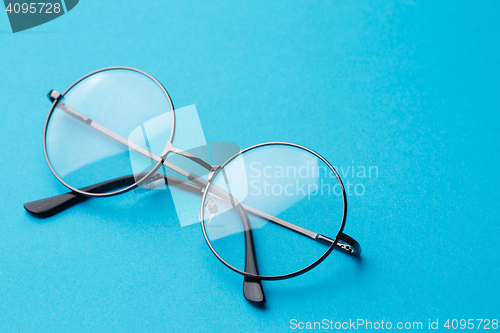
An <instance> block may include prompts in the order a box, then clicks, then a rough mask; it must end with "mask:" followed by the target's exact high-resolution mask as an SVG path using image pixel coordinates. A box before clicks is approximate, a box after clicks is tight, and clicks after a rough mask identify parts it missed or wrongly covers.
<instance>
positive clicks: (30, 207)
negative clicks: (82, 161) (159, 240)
mask: <svg viewBox="0 0 500 333" xmlns="http://www.w3.org/2000/svg"><path fill="white" fill-rule="evenodd" d="M164 177H166V178H167V182H168V184H169V185H175V186H177V187H180V188H182V189H183V190H186V191H189V192H191V193H195V194H198V195H201V194H202V189H203V188H204V187H202V186H201V184H193V183H189V182H186V181H183V180H181V179H178V178H175V177H171V176H164ZM135 179H136V176H134V175H130V176H125V177H120V178H116V179H112V180H108V181H105V182H102V183H99V184H95V185H91V186H88V187H85V188H82V189H81V190H82V191H85V192H95V193H103V192H109V191H112V190H116V189H119V188H121V187H127V186H130V185H132V184H134V183H135ZM193 180H194V181H197V182H200V183H201V182H202V181H205V180H204V179H201V178H198V180H196V179H193ZM212 186H215V185H212ZM89 198H90V197H88V196H85V195H83V194H80V193H77V192H73V191H71V192H67V193H64V194H60V195H57V196H53V197H50V198H46V199H41V200H37V201H32V202H28V203H26V204H24V208H25V209H26V210H27V211H28V212H29V213H30V214H31V215H33V216H36V217H39V218H46V217H50V216H53V215H55V214H57V213H59V212H61V211H63V210H65V209H68V208H70V207H72V206H74V205H76V204H78V203H80V202H83V201H85V200H87V199H89ZM221 199H222V200H224V199H223V198H221ZM241 206H242V207H243V209H245V211H247V212H248V213H250V214H252V215H255V216H259V217H261V218H264V219H267V220H268V221H270V222H273V223H275V224H278V225H280V226H283V227H285V228H287V229H290V230H292V231H295V232H297V233H300V234H302V235H304V236H306V237H309V238H311V239H315V240H316V241H319V242H322V243H325V244H326V245H331V244H332V243H333V242H334V240H333V239H331V238H329V237H326V236H323V235H320V234H317V233H315V232H312V231H310V230H307V229H304V228H302V227H299V226H297V225H295V224H292V223H290V222H287V221H284V220H282V219H279V218H277V217H275V216H272V215H269V214H266V213H264V212H262V211H259V210H257V209H255V208H252V207H249V206H247V205H243V204H241ZM338 237H339V242H337V244H336V246H335V249H337V250H340V251H343V252H346V253H348V254H351V255H353V256H356V257H359V255H360V254H361V247H360V245H359V243H358V242H357V241H356V240H354V239H353V238H351V237H349V236H348V235H346V234H344V233H339V235H338ZM340 241H341V242H342V243H341V242H340Z"/></svg>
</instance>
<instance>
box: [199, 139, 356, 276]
mask: <svg viewBox="0 0 500 333" xmlns="http://www.w3.org/2000/svg"><path fill="white" fill-rule="evenodd" d="M271 145H281V146H291V147H295V148H299V149H302V150H305V151H307V152H309V153H311V154H313V155H315V156H316V157H318V158H319V159H321V160H322V161H323V162H324V163H325V164H326V165H327V166H328V167H329V168H330V170H332V172H333V173H334V174H335V177H336V178H337V181H338V182H339V184H340V188H341V189H342V197H343V203H344V211H343V215H342V223H341V225H340V228H339V231H338V232H337V235H336V236H335V240H334V242H333V243H332V244H331V245H330V247H329V248H328V249H327V250H326V252H325V253H324V254H323V255H322V256H321V257H319V258H318V259H317V260H316V261H314V262H313V263H311V264H310V265H308V266H306V267H304V268H302V269H300V270H298V271H296V272H292V273H288V274H283V275H269V276H265V275H256V274H251V273H247V272H245V271H242V270H240V269H238V268H236V267H234V266H232V265H231V264H229V263H228V262H226V261H225V260H224V259H223V258H222V257H221V256H220V255H219V254H218V253H217V251H215V249H214V247H213V246H212V244H211V242H210V240H209V239H208V235H207V232H206V230H205V221H204V220H205V219H204V216H203V215H204V214H203V207H204V204H205V200H206V197H207V194H208V192H209V190H210V186H212V182H213V180H214V179H215V178H216V177H215V176H216V175H214V176H213V177H212V178H211V179H210V180H209V181H208V185H207V187H206V188H205V190H204V192H203V197H202V199H201V208H200V222H201V230H202V232H203V237H204V238H205V241H206V242H207V245H208V247H209V248H210V250H211V251H212V253H213V254H214V255H215V256H216V257H217V259H219V261H220V262H222V263H223V264H224V265H225V266H227V267H228V268H229V269H231V270H232V271H234V272H236V273H238V274H241V275H243V276H246V277H250V278H255V279H259V280H284V279H290V278H293V277H296V276H299V275H301V274H304V273H306V272H308V271H310V270H311V269H313V268H314V267H316V266H318V265H319V264H320V263H321V262H322V261H323V260H325V259H326V257H328V256H329V255H330V253H331V252H332V251H333V249H334V248H335V246H336V245H337V243H338V241H339V234H340V233H342V232H343V231H344V227H345V224H346V219H347V195H346V192H345V188H344V183H342V179H341V178H340V176H339V174H338V173H337V170H335V168H334V167H333V166H332V165H331V164H330V163H329V162H328V161H327V160H326V159H325V158H324V157H323V156H321V155H320V154H319V153H317V152H315V151H314V150H312V149H310V148H307V147H304V146H301V145H299V144H296V143H291V142H283V141H273V142H264V143H260V144H257V145H254V146H251V147H248V148H245V149H243V150H242V151H240V152H238V153H236V154H234V155H233V156H231V157H230V158H229V159H228V160H227V161H226V162H224V163H223V164H222V165H221V166H220V168H219V171H220V170H222V169H223V168H224V167H225V166H226V165H227V164H229V163H230V162H231V161H232V160H234V159H235V158H236V157H237V156H239V155H242V154H243V153H245V152H247V151H250V150H252V149H255V148H260V147H265V146H271Z"/></svg>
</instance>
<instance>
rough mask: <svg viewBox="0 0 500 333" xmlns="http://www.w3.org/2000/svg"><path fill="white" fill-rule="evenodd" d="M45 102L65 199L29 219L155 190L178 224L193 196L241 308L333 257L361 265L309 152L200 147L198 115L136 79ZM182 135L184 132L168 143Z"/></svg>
mask: <svg viewBox="0 0 500 333" xmlns="http://www.w3.org/2000/svg"><path fill="white" fill-rule="evenodd" d="M48 97H49V99H50V100H51V101H52V107H51V108H50V111H49V114H48V116H47V120H46V122H45V128H44V136H43V147H44V153H45V158H46V160H47V163H48V165H49V167H50V169H51V171H52V173H53V174H54V176H55V177H56V178H57V179H58V180H59V181H60V182H61V183H62V184H64V185H65V186H66V187H67V188H69V189H70V190H71V191H70V192H68V193H64V194H61V195H58V196H54V197H50V198H47V199H43V200H38V201H34V202H30V203H27V204H25V205H24V207H25V208H26V210H27V211H28V212H29V213H31V214H32V215H34V216H36V217H42V218H43V217H49V216H52V215H54V214H57V213H58V212H60V211H62V210H64V209H67V208H69V207H71V206H73V205H75V204H77V203H79V202H82V201H84V200H86V199H88V198H91V197H108V196H114V195H118V194H122V193H125V192H128V191H131V190H138V189H140V188H145V189H149V190H151V189H160V188H163V189H165V190H167V191H170V195H171V196H172V198H173V202H174V206H175V208H176V211H177V214H178V215H179V216H181V215H183V214H184V213H185V210H184V209H183V206H182V204H183V203H184V202H185V201H186V200H192V199H191V197H189V195H191V196H192V195H197V196H198V197H201V208H200V211H199V222H201V227H202V231H203V235H204V237H205V240H206V242H207V244H208V246H209V248H210V249H211V251H212V252H213V253H214V254H215V256H216V257H217V258H218V259H219V260H220V261H221V262H222V263H223V264H224V265H226V266H227V267H229V268H230V269H232V270H233V271H235V272H237V273H239V274H241V275H243V276H244V285H243V292H244V296H245V298H246V299H247V300H249V301H250V302H253V303H255V304H263V303H265V301H266V298H265V296H264V291H263V288H262V283H261V281H262V280H280V279H287V278H291V277H295V276H298V275H300V274H303V273H305V272H307V271H309V270H310V269H312V268H314V267H315V266H317V265H318V264H319V263H321V262H322V261H323V260H324V259H325V258H326V257H327V256H328V255H329V254H330V253H331V252H332V250H333V249H336V250H340V251H342V252H345V253H348V254H350V255H353V256H356V257H358V256H359V255H360V254H361V247H360V245H359V244H358V242H357V241H355V240H354V239H353V238H351V237H349V236H348V235H346V234H345V233H344V232H343V230H344V226H345V224H346V217H347V196H346V191H345V189H344V185H343V184H342V181H341V179H340V177H339V175H338V173H337V172H336V170H335V168H334V167H332V165H331V164H330V163H328V161H327V160H326V159H324V158H323V157H322V156H321V155H319V154H318V153H316V152H315V151H313V150H311V149H308V148H305V147H303V146H300V145H297V144H293V143H286V142H268V143H262V144H258V145H255V146H252V147H249V148H246V149H244V150H242V151H239V149H237V150H234V145H232V146H231V145H222V146H223V148H220V147H221V145H213V144H209V145H207V144H206V142H205V139H204V136H203V132H202V130H201V125H200V123H199V121H198V120H197V113H196V109H195V107H194V106H189V107H185V108H181V109H175V110H174V106H173V103H172V101H171V99H170V96H169V94H168V93H167V91H166V90H165V88H164V87H163V86H162V85H161V83H160V82H158V81H157V80H156V79H155V78H153V77H152V76H151V75H149V74H147V73H145V72H142V71H140V70H137V69H134V68H128V67H109V68H104V69H100V70H97V71H95V72H92V73H90V74H88V75H86V76H84V77H82V78H80V79H79V80H77V81H76V82H75V83H73V84H72V85H71V86H70V87H69V88H68V89H67V90H66V91H65V92H64V93H59V92H57V91H55V90H52V91H50V92H49V94H48ZM180 120H182V121H181V122H179V121H180ZM179 123H182V124H183V126H182V127H183V128H182V130H183V132H181V131H179V128H177V130H178V131H177V132H176V127H179ZM200 133H201V134H200ZM174 143H175V146H174ZM228 146H230V147H231V148H232V149H229V151H230V152H231V154H229V155H228V152H227V149H225V148H227V147H228ZM224 147H225V148H224ZM171 208H172V207H169V209H171ZM159 209H161V208H159ZM179 219H180V222H181V225H186V224H190V223H193V222H195V221H191V220H189V218H188V219H187V220H185V219H184V220H183V219H181V218H179ZM257 263H258V264H257Z"/></svg>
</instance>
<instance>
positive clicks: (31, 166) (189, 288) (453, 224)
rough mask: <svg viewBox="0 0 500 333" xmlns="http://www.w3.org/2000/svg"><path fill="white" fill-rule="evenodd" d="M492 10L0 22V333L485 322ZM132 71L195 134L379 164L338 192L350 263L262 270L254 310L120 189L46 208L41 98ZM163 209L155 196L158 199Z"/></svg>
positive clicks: (150, 9)
mask: <svg viewBox="0 0 500 333" xmlns="http://www.w3.org/2000/svg"><path fill="white" fill-rule="evenodd" d="M499 9H500V8H499V6H498V2H494V1H489V2H486V1H484V2H483V1H481V2H473V3H471V2H466V1H437V2H436V1H433V2H423V1H422V2H420V1H415V2H414V1H398V2H392V1H379V2H364V1H363V2H361V1H336V2H332V1H317V2H316V1H313V2H308V1H281V2H267V1H255V0H253V1H240V2H238V3H236V2H233V1H217V2H210V1H178V2H172V1H147V2H146V1H127V2H120V3H118V2H111V1H97V0H83V1H81V2H80V3H79V4H78V5H77V6H76V7H75V8H74V9H73V10H72V11H71V12H69V13H68V14H65V15H63V16H62V17H60V18H58V19H56V20H54V21H52V22H49V23H47V24H44V25H42V26H39V27H36V28H34V29H31V30H28V31H26V32H22V33H17V34H12V32H11V30H10V26H9V23H8V19H7V14H6V13H4V14H0V45H1V52H0V60H1V61H0V75H1V78H0V91H1V95H2V96H1V99H0V110H1V117H2V118H1V124H2V128H1V132H0V139H1V142H2V144H1V146H0V156H1V161H0V165H1V171H2V186H1V187H0V195H1V202H0V211H1V215H2V219H1V222H0V318H1V319H0V331H2V332H35V331H36V332H40V331H63V332H67V331H100V332H103V331H120V332H124V331H130V332H137V331H156V332H158V331H214V332H220V331H228V330H231V331H245V330H247V331H270V332H272V331H288V330H290V320H291V319H294V318H295V319H297V320H298V321H321V320H322V319H325V318H326V319H329V320H334V321H346V320H347V321H348V320H349V319H352V320H356V319H358V318H363V319H368V320H371V321H381V320H384V321H391V322H393V324H394V325H395V324H396V322H398V321H421V322H423V324H424V328H426V327H427V323H428V320H429V319H432V320H436V319H439V324H440V326H442V325H443V324H444V321H445V320H446V319H448V318H449V319H453V318H458V319H461V318H464V319H469V318H489V319H493V318H497V319H498V317H500V315H499V313H500V312H499V310H500V306H499V305H500V302H499V296H500V287H499V285H498V283H499V281H500V268H499V267H500V251H499V250H500V246H499V234H500V226H499V223H498V221H499V219H498V199H499V195H498V188H499V185H500V182H499V180H500V179H499V172H498V170H497V168H498V164H499V162H500V158H499V151H498V143H499V142H498V141H499V129H498V125H499V106H500V103H499V102H500V100H499V98H500V97H499V96H500V94H499V83H500V82H499V74H500V73H499V62H498V59H499V55H500V54H499V51H500V47H499V39H498V35H499V34H498V33H499V31H500V29H499V28H500V25H499V21H498V14H499ZM117 65H121V66H131V67H136V68H139V69H142V70H144V71H146V72H148V73H150V74H152V75H153V76H155V77H156V78H157V79H159V80H160V81H161V82H162V83H163V84H164V86H165V87H166V88H167V89H168V91H169V92H170V94H171V96H172V99H173V101H174V103H175V104H176V106H177V107H182V106H186V105H190V104H196V106H197V109H198V112H199V115H200V119H201V122H202V125H203V127H204V131H205V136H206V138H207V140H208V141H229V142H234V143H237V144H238V145H240V146H241V147H247V146H250V145H253V144H257V143H261V142H265V141H275V140H279V141H290V142H296V143H300V144H302V145H305V146H307V147H310V148H312V149H314V150H316V151H318V152H319V153H320V154H322V155H324V156H325V157H326V158H327V159H328V160H329V161H330V162H331V163H332V164H333V165H335V166H344V167H345V168H347V167H348V166H349V165H351V166H352V165H355V166H359V165H362V166H377V167H378V170H379V174H378V177H372V178H357V177H354V178H353V177H352V175H351V176H348V175H346V176H344V178H345V179H344V180H349V179H350V180H351V181H352V182H354V183H362V184H363V185H364V186H365V189H366V191H365V193H364V195H359V196H357V195H351V196H350V197H349V209H350V210H349V215H348V221H347V226H346V229H345V230H346V232H347V233H348V234H350V235H352V236H353V237H355V238H356V239H357V240H358V241H359V242H360V243H361V245H362V247H363V251H364V252H363V255H362V259H361V260H355V259H353V258H351V257H349V256H346V255H343V254H342V253H332V255H331V256H330V257H329V258H327V260H325V262H324V263H322V264H321V265H320V266H318V267H317V268H316V269H314V270H312V271H311V272H309V273H307V274H305V275H302V276H300V277H297V278H294V279H291V280H286V281H280V282H265V283H264V288H265V292H266V296H267V299H268V302H267V304H266V308H265V309H259V308H255V307H253V306H252V305H250V304H249V303H247V302H246V301H245V299H244V298H243V296H242V278H241V277H240V276H238V275H237V274H235V273H233V272H231V271H230V270H228V269H227V268H226V267H224V266H223V265H222V264H221V263H219V262H218V260H217V259H216V258H215V257H214V256H213V255H212V253H211V252H210V250H209V249H208V247H207V246H206V244H205V240H204V239H203V236H202V233H201V230H200V229H199V225H194V226H192V227H186V228H179V227H177V226H176V223H175V219H176V216H175V213H174V212H172V210H171V209H168V208H169V207H158V206H157V205H155V204H154V203H155V202H154V200H147V199H145V200H138V198H139V196H138V195H136V194H133V193H128V194H125V195H121V196H118V197H113V198H108V199H93V200H89V201H87V202H85V203H83V204H80V205H78V206H76V207H73V208H71V209H68V210H67V211H65V212H63V213H61V214H59V215H57V216H54V217H52V218H49V219H44V220H42V219H36V218H34V217H31V216H30V215H29V214H28V213H26V212H25V210H24V208H23V204H24V203H25V202H28V201H33V200H36V199H40V198H45V197H47V196H51V195H55V194H59V193H63V192H65V188H64V187H63V186H62V185H60V184H58V182H57V180H56V179H55V177H54V176H53V175H52V174H51V172H50V170H49V168H48V167H47V165H46V162H45V159H44V156H43V149H42V131H43V125H44V122H45V117H46V115H47V112H48V110H49V102H48V100H47V98H46V93H47V92H48V91H49V90H50V89H57V90H60V91H62V90H64V89H66V87H67V86H69V85H70V84H71V83H72V82H73V81H75V80H76V79H78V78H79V77H81V76H83V75H84V74H86V73H88V72H90V71H93V70H96V69H99V68H102V67H107V66H117ZM167 206H168V204H167Z"/></svg>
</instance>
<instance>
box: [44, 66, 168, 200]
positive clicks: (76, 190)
mask: <svg viewBox="0 0 500 333" xmlns="http://www.w3.org/2000/svg"><path fill="white" fill-rule="evenodd" d="M110 70H130V71H133V72H136V73H139V74H143V75H145V76H146V77H148V78H149V79H151V80H152V81H153V82H155V83H156V84H157V85H158V86H159V87H160V89H161V90H162V91H163V93H164V94H165V96H166V98H167V100H168V103H169V105H170V111H171V113H172V130H171V133H170V139H169V141H168V142H167V144H168V143H169V142H170V143H172V141H173V140H174V136H175V110H174V104H173V102H172V99H171V98H170V95H169V94H168V92H167V90H166V89H165V87H164V86H163V85H162V84H161V83H160V81H158V80H157V79H155V78H154V77H153V76H152V75H150V74H148V73H146V72H144V71H142V70H140V69H137V68H133V67H126V66H112V67H105V68H101V69H98V70H95V71H93V72H90V73H88V74H86V75H84V76H82V77H81V78H79V79H78V80H76V81H75V82H73V83H72V84H71V85H70V86H69V87H68V88H67V89H66V90H65V91H64V92H63V93H62V94H61V98H62V97H64V95H66V93H68V91H70V90H71V89H72V88H73V87H75V86H76V85H77V84H78V83H80V82H81V81H83V80H85V79H86V78H88V77H90V76H92V75H94V74H97V73H101V72H105V71H110ZM57 103H59V99H58V100H55V101H54V102H53V103H52V106H51V107H50V110H49V114H48V115H47V118H46V120H45V125H44V128H43V153H44V155H45V160H46V161H47V165H48V166H49V168H50V171H51V172H52V174H53V175H54V176H55V177H56V178H57V180H59V182H60V183H61V184H63V185H64V186H66V187H67V188H68V189H70V190H71V191H73V192H77V193H80V194H82V195H85V196H88V197H111V196H115V195H118V194H122V193H125V192H128V191H130V190H133V189H134V188H136V187H137V186H139V185H140V184H141V183H142V182H144V181H145V180H146V179H147V178H148V177H149V176H150V175H152V174H153V173H155V172H156V171H158V169H159V168H160V167H161V165H162V164H163V163H162V162H161V161H160V162H158V163H157V164H156V165H155V167H154V168H153V169H152V170H151V171H150V172H149V173H148V174H147V175H146V176H145V177H143V178H142V179H140V180H139V181H137V182H135V183H134V184H132V185H130V186H128V187H125V188H123V189H121V190H118V191H114V192H107V193H91V192H85V191H82V190H80V189H77V188H75V187H73V186H71V185H69V184H68V183H66V182H65V181H64V180H63V179H62V178H61V177H59V175H58V174H57V172H56V171H55V170H54V168H53V167H52V164H51V163H50V159H49V156H48V154H47V143H46V138H47V129H48V125H49V121H50V118H51V116H52V113H53V112H54V109H55V107H56V106H57Z"/></svg>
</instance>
